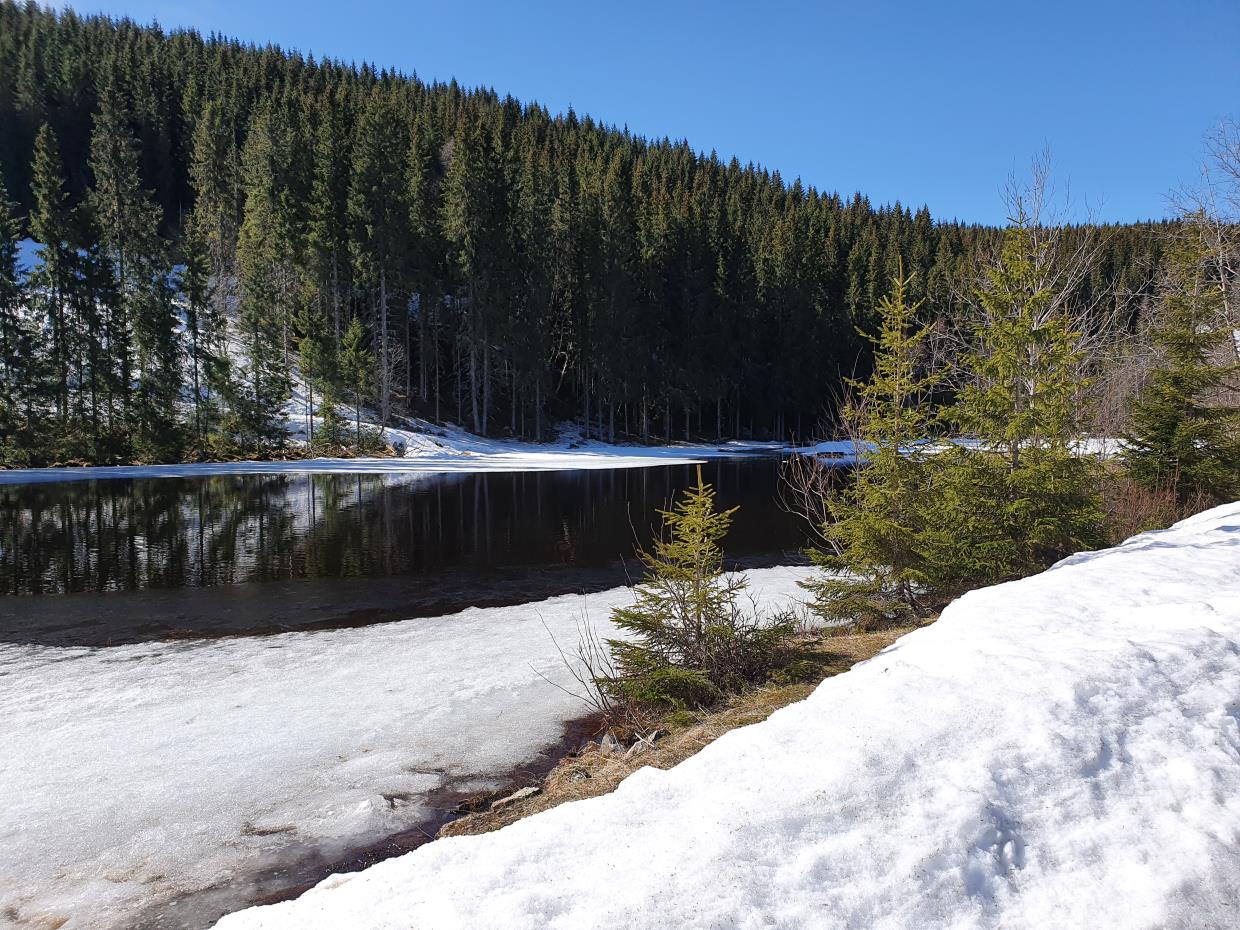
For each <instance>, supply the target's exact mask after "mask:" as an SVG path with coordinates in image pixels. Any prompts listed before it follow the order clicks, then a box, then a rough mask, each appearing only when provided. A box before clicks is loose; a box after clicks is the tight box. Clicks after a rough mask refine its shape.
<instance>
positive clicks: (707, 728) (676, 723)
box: [438, 627, 912, 836]
mask: <svg viewBox="0 0 1240 930" xmlns="http://www.w3.org/2000/svg"><path fill="white" fill-rule="evenodd" d="M911 629H912V628H911V627H902V628H898V629H890V630H882V631H879V632H873V633H847V634H844V635H840V636H830V637H823V638H821V639H818V640H816V641H813V642H810V643H807V644H806V645H805V648H806V650H807V652H808V653H810V654H812V655H813V657H814V659H815V661H816V662H817V663H818V664H819V665H820V668H821V670H822V672H823V673H824V674H823V675H822V677H823V678H830V677H832V676H833V675H838V674H839V673H841V672H845V671H847V670H848V669H850V668H852V667H853V666H854V665H856V664H857V663H858V662H861V661H863V660H865V659H868V658H870V657H871V656H874V655H876V654H877V653H879V652H880V651H882V650H883V649H885V648H886V647H887V646H890V645H891V644H892V643H893V642H895V641H896V640H897V639H899V638H900V637H901V636H903V635H904V634H905V633H908V632H910V630H911ZM817 686H818V682H817V681H813V682H801V683H797V684H788V685H768V686H766V687H762V688H755V689H753V690H751V691H747V692H745V693H744V694H740V695H737V696H736V697H734V698H732V699H731V700H730V701H729V702H728V703H727V704H726V705H725V706H723V707H720V708H717V709H714V710H712V711H709V712H705V713H701V714H696V715H694V718H695V719H693V720H692V722H685V723H682V722H681V720H680V718H677V717H672V718H669V719H668V720H665V721H664V722H663V723H662V724H661V725H660V729H662V730H664V731H666V732H667V735H666V736H663V737H661V738H660V739H658V740H657V741H656V742H655V743H654V744H653V746H651V747H650V748H648V749H646V750H645V751H643V752H640V753H638V754H637V755H634V756H633V757H631V758H626V757H625V750H620V751H618V752H612V753H604V752H601V751H600V750H599V748H598V745H597V744H596V743H589V744H587V746H586V748H585V750H584V751H582V752H579V753H576V754H574V755H570V756H567V757H566V758H564V759H562V760H561V761H560V763H559V764H558V765H557V766H556V767H555V768H554V769H552V770H551V772H550V774H548V775H547V777H546V778H545V779H544V780H543V782H542V784H541V786H540V787H541V789H542V790H541V792H540V793H539V794H536V795H534V796H533V797H530V798H525V799H523V800H521V801H517V802H514V803H513V804H511V805H510V806H508V807H505V808H502V809H500V810H495V811H492V810H485V811H480V812H478V813H474V814H467V815H466V816H464V817H461V818H460V819H458V820H453V821H450V822H449V823H446V824H444V826H443V827H441V828H440V830H439V834H438V835H439V836H467V835H471V834H476V833H490V832H491V831H492V830H498V829H499V828H500V827H504V826H507V825H508V824H510V823H514V822H516V821H518V820H521V819H522V818H525V817H528V816H530V815H531V814H536V813H538V812H539V811H545V810H549V809H550V808H553V807H558V806H559V805H561V804H564V803H567V802H568V801H580V800H582V799H584V798H592V797H596V796H597V795H600V794H606V793H608V792H609V791H613V790H615V788H616V786H617V785H619V784H620V782H622V781H624V779H626V778H627V777H628V776H629V775H631V774H633V772H635V771H637V770H638V769H640V768H644V767H646V766H648V765H649V766H654V767H655V768H659V769H670V768H671V767H672V766H674V765H676V764H677V763H679V762H683V761H684V760H685V759H687V758H689V757H690V756H692V755H694V754H695V753H697V752H698V751H699V750H701V749H702V748H704V747H706V746H709V745H710V744H711V743H713V742H714V741H715V740H717V739H718V738H719V737H721V736H723V734H724V733H727V732H728V731H729V730H735V729H736V728H737V727H744V726H748V725H749V724H751V723H759V722H761V721H763V720H765V719H766V718H767V717H769V716H770V715H771V714H773V713H774V712H775V711H777V710H779V709H780V708H781V707H786V706H788V705H789V704H793V703H795V702H797V701H801V700H804V699H805V698H807V697H809V695H810V693H811V692H812V691H813V690H814V689H815V688H816V687H817Z"/></svg>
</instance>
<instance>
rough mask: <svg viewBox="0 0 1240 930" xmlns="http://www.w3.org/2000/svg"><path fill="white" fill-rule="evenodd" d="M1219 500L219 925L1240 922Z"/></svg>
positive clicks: (1229, 639)
mask: <svg viewBox="0 0 1240 930" xmlns="http://www.w3.org/2000/svg"><path fill="white" fill-rule="evenodd" d="M1238 716H1240V505H1235V504H1233V505H1228V506H1225V507H1220V508H1217V509H1215V510H1212V511H1210V512H1208V513H1205V514H1202V515H1200V516H1198V517H1196V518H1193V519H1191V520H1188V521H1185V522H1184V523H1181V524H1179V525H1178V526H1176V527H1175V528H1173V529H1170V530H1166V531H1162V532H1157V533H1148V534H1145V535H1142V536H1138V537H1135V538H1134V539H1132V540H1129V541H1128V542H1127V543H1125V544H1124V545H1123V546H1120V547H1118V548H1116V549H1113V550H1108V551H1105V552H1101V553H1097V554H1085V555H1080V556H1076V557H1074V558H1072V559H1069V560H1067V561H1066V562H1064V563H1061V564H1060V565H1059V566H1057V567H1055V568H1054V569H1052V570H1050V571H1048V572H1046V573H1044V574H1042V575H1040V576H1037V577H1034V578H1030V579H1027V580H1024V581H1019V582H1015V583H1012V584H1008V585H1002V586H999V587H995V588H989V589H985V590H981V591H977V592H974V593H972V594H969V595H967V596H965V597H964V598H962V599H961V600H960V601H958V602H957V603H955V604H954V605H952V606H951V607H950V608H948V610H947V611H946V612H945V614H944V615H943V617H942V619H941V620H940V621H939V622H938V623H936V624H934V625H933V626H931V627H929V628H927V629H925V630H922V631H919V632H917V633H914V634H912V635H910V636H908V637H905V638H904V639H903V640H901V641H900V642H898V643H897V644H895V645H894V646H893V647H891V648H889V649H888V650H886V651H885V652H883V653H882V654H880V655H879V656H878V657H876V658H875V659H873V660H871V661H869V662H867V663H865V664H863V665H861V666H860V667H858V668H856V669H854V670H853V671H851V672H849V673H847V674H845V675H841V676H839V677H836V678H833V679H831V680H829V681H827V682H825V683H824V684H823V685H822V686H821V687H819V688H818V689H817V691H816V692H815V693H814V694H813V696H812V697H810V698H809V699H808V700H807V701H804V702H802V703H800V704H797V705H794V706H792V707H789V708H787V709H785V710H782V711H779V712H778V713H776V714H775V715H774V716H773V717H771V718H770V719H769V720H768V721H766V722H765V723H761V724H758V725H755V726H752V727H746V728H744V729H741V730H736V731H733V732H732V733H729V734H727V735H726V736H724V737H723V738H722V739H720V740H719V741H717V742H716V743H714V744H712V745H710V746H708V747H707V748H706V749H704V750H703V751H702V752H701V753H700V754H698V755H696V756H694V757H693V758H691V759H690V760H688V761H687V762H685V763H684V764H682V765H680V766H678V767H676V768H675V769H672V770H670V771H666V772H664V771H657V770H654V769H643V770H641V771H639V772H638V773H637V774H635V775H634V776H632V777H631V778H630V779H628V780H627V781H626V782H625V783H624V784H622V785H621V786H620V788H619V790H618V791H616V792H615V793H614V794H611V795H606V796H603V797H599V798H595V799H593V800H588V801H581V802H577V803H574V804H569V805H565V806H562V807H559V808H556V809H554V810H551V811H548V812H546V813H543V814H539V815H537V816H534V817H532V818H530V819H527V820H524V821H521V822H519V823H517V824H515V825H513V826H511V827H508V828H506V829H504V830H501V831H499V832H498V833H492V834H488V835H484V836H476V837H461V838H454V839H448V840H443V841H439V842H435V843H432V844H430V845H428V846H424V847H423V848H422V849H420V850H418V851H417V852H414V853H411V854H409V855H407V856H404V857H402V858H398V859H392V860H389V861H387V862H384V863H381V864H379V865H377V866H374V867H372V868H370V869H368V870H366V871H364V872H360V873H357V874H354V875H338V876H334V877H332V878H330V879H328V880H326V881H325V882H323V883H322V884H321V885H320V886H319V887H318V888H316V889H314V890H312V891H310V892H308V893H307V894H305V895H303V896H302V897H301V898H300V899H298V900H297V901H295V902H290V903H286V904H280V905H276V906H273V907H268V908H259V909H253V910H249V911H244V912H241V913H239V914H235V915H232V916H231V917H229V918H226V919H224V920H223V921H221V923H220V928H221V930H259V928H262V930H286V928H287V930H293V928H296V930H328V928H330V930H336V928H345V927H347V928H350V930H367V928H385V930H393V928H413V927H417V928H421V930H451V928H471V930H482V928H505V930H513V928H543V927H550V928H574V930H576V928H617V930H619V928H626V930H627V928H667V927H677V928H697V927H701V928H705V927H712V928H731V927H736V928H759V927H762V928H765V927H779V928H798V927H805V928H810V927H812V928H857V930H861V928H879V930H912V928H916V930H923V928H936V930H937V928H1004V930H1024V928H1029V930H1035V928H1036V930H1046V928H1090V930H1141V928H1183V930H1188V928H1234V927H1236V926H1240V732H1238V729H1237V717H1238Z"/></svg>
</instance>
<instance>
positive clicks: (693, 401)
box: [0, 0, 1163, 465]
mask: <svg viewBox="0 0 1240 930" xmlns="http://www.w3.org/2000/svg"><path fill="white" fill-rule="evenodd" d="M844 128H845V127H841V130H843V129H844ZM846 137H847V134H846V133H845V132H843V131H842V132H841V140H842V141H841V144H846V142H845V141H843V140H845V139H846ZM0 180H2V182H3V191H0V379H2V380H0V384H2V390H0V462H2V463H3V464H8V465H33V464H48V463H61V462H72V461H91V462H101V463H110V462H123V461H172V460H177V459H182V458H213V457H224V456H237V455H262V454H275V453H277V452H279V450H280V449H281V448H282V447H283V446H284V444H285V443H286V440H287V437H286V434H285V430H284V425H283V421H282V420H281V419H280V417H279V413H280V411H281V409H282V407H283V405H284V403H285V402H286V400H287V398H288V397H289V396H290V392H291V391H292V390H293V389H294V387H296V388H297V389H298V390H299V391H302V392H305V393H306V394H308V395H309V396H310V397H311V399H312V401H313V402H316V403H319V404H321V407H320V410H321V411H323V413H324V417H323V422H322V425H321V426H320V427H319V430H320V436H319V437H318V439H317V441H319V442H320V443H321V447H322V448H342V447H348V446H350V445H351V444H352V445H365V443H366V441H367V440H366V439H365V438H364V437H363V436H362V433H361V430H360V429H358V430H357V431H356V433H355V432H354V430H353V428H352V424H350V423H349V422H348V421H347V420H346V421H343V422H342V421H341V418H340V417H339V416H338V415H336V414H335V413H334V410H335V408H336V405H339V406H340V407H341V408H342V409H344V408H348V409H359V410H360V408H361V407H363V406H365V407H366V408H368V409H370V410H373V411H374V413H375V414H376V415H377V417H378V418H379V420H380V421H381V422H385V423H388V422H399V418H400V417H402V416H405V415H412V416H419V417H424V418H428V419H431V420H435V421H441V422H442V421H448V420H451V421H454V422H458V423H460V424H462V425H464V426H465V427H467V428H468V429H471V430H472V431H474V432H477V433H479V434H483V435H496V436H499V435H511V436H520V437H526V438H531V439H539V438H545V437H546V436H548V435H549V431H550V428H551V425H552V424H553V423H555V422H558V421H562V420H565V419H574V420H577V421H578V422H581V423H583V424H584V426H585V430H586V433H587V435H590V436H595V437H601V438H616V437H619V436H623V437H626V438H630V439H634V440H646V439H655V438H658V439H664V438H675V439H680V438H712V439H713V438H720V437H744V438H788V437H793V436H800V437H806V436H809V435H810V434H812V433H813V432H814V431H815V429H816V426H817V424H818V423H819V422H820V421H821V420H822V419H823V418H830V417H831V416H832V415H833V410H832V406H833V403H834V399H835V398H836V397H837V396H838V395H839V393H840V390H841V388H842V385H843V384H844V381H845V379H846V378H856V377H865V376H866V375H867V374H868V371H869V367H870V365H871V364H872V362H871V359H872V354H871V353H872V346H871V343H870V342H869V341H868V340H867V339H866V338H865V337H863V336H862V335H861V333H862V332H869V331H872V330H873V329H874V328H875V327H876V325H877V323H876V321H877V319H878V316H877V315H878V312H879V311H878V308H879V306H880V303H881V302H882V301H883V300H884V298H885V297H887V295H888V292H889V289H890V287H891V282H893V281H895V280H902V281H907V289H908V293H907V294H906V295H905V298H906V299H908V300H910V301H917V302H919V305H920V306H923V307H924V308H925V309H924V311H923V312H924V313H926V314H929V315H930V316H931V317H932V318H935V319H939V320H944V321H950V320H951V319H952V317H953V314H954V313H955V312H956V305H957V302H958V301H959V300H960V299H961V298H960V297H959V295H960V294H962V293H967V292H968V289H969V281H970V276H971V275H972V274H973V269H975V267H976V264H977V257H978V256H979V255H980V254H992V253H995V252H996V251H997V250H998V248H999V247H1000V243H1001V240H1002V230H1000V229H997V228H990V227H984V226H978V225H970V224H964V223H959V222H955V221H952V220H949V219H945V218H943V217H937V218H936V217H932V216H931V215H930V213H929V211H928V210H927V209H925V208H924V207H923V208H921V209H917V210H914V209H911V208H910V207H908V206H905V205H902V204H899V203H895V204H890V205H882V206H878V205H874V204H872V203H871V202H870V201H869V200H867V199H866V198H865V197H864V196H862V195H861V194H852V195H847V196H842V195H841V194H838V193H834V192H831V193H828V192H825V191H822V190H817V189H815V188H813V187H806V186H804V185H802V184H801V182H800V181H789V180H786V179H785V178H783V177H781V176H780V174H779V173H778V172H777V171H774V170H768V169H765V168H762V167H760V166H755V165H752V164H749V165H742V164H739V163H737V162H736V161H735V160H733V161H724V160H722V159H720V158H718V157H716V156H715V155H714V154H713V153H712V154H702V153H700V152H698V151H696V150H695V149H694V148H692V146H691V145H690V144H689V143H688V142H684V141H673V140H668V139H662V140H656V139H646V138H642V137H640V136H637V135H634V134H632V133H630V132H629V131H628V130H627V129H621V128H617V127H614V126H608V125H602V124H600V123H597V122H595V121H593V120H591V119H590V118H589V117H588V116H578V115H576V114H574V113H573V112H571V111H570V112H568V113H566V114H560V115H552V114H551V113H549V112H548V111H547V110H546V109H544V108H542V107H540V106H538V105H537V104H535V103H522V102H518V101H517V100H514V99H512V98H511V97H502V96H500V95H498V94H497V93H495V92H494V91H491V90H484V89H478V90H466V89H464V88H462V87H459V86H457V85H456V84H455V83H450V84H441V83H435V84H427V83H424V82H422V81H420V80H418V79H417V78H416V77H413V76H411V75H404V74H400V73H396V72H393V71H387V70H376V69H375V68H374V67H372V66H370V65H356V64H348V63H344V62H338V61H332V60H326V59H320V60H315V59H312V58H309V57H307V56H304V55H301V54H297V53H294V52H288V51H283V50H281V49H279V48H277V47H273V46H266V47H255V46H252V45H245V44H242V43H239V42H236V41H232V40H229V39H226V38H222V37H217V36H211V37H209V38H208V37H203V36H201V35H199V34H197V33H195V32H192V31H176V32H171V33H165V32H164V31H162V30H161V29H160V28H159V27H158V26H149V27H148V26H139V25H136V24H134V23H133V22H130V21H127V20H120V21H118V20H112V19H108V18H101V17H82V16H78V15H76V14H74V13H72V12H70V11H65V12H60V13H55V12H51V11H48V10H44V9H42V8H40V7H39V6H37V5H36V4H34V3H28V4H26V5H24V6H23V5H18V4H16V3H13V2H9V0H5V2H3V3H0ZM999 180H1001V179H997V181H999ZM1161 226H1162V224H1138V225H1128V226H1118V227H1096V226H1088V227H1074V228H1070V229H1068V230H1066V231H1065V235H1067V236H1069V237H1075V238H1076V239H1078V240H1082V241H1083V240H1086V239H1089V240H1090V241H1092V242H1094V243H1095V245H1094V246H1093V247H1092V254H1093V260H1092V262H1091V265H1090V268H1089V272H1088V274H1085V275H1083V276H1081V277H1080V279H1079V280H1078V281H1075V282H1074V283H1073V287H1074V288H1075V290H1076V291H1077V294H1076V298H1077V299H1078V300H1079V302H1080V303H1081V304H1082V305H1086V306H1093V307H1105V308H1106V311H1105V312H1107V313H1108V314H1110V315H1111V316H1112V317H1114V318H1117V319H1119V320H1120V321H1121V325H1122V326H1123V327H1125V328H1127V329H1128V330H1130V331H1132V332H1136V330H1137V327H1138V324H1139V322H1140V321H1139V316H1140V313H1141V311H1142V307H1143V306H1144V301H1145V298H1146V297H1147V296H1148V295H1149V294H1150V293H1151V288H1152V282H1153V281H1154V280H1155V277H1156V275H1157V272H1158V268H1159V264H1160V260H1161V252H1162V248H1163V247H1162V245H1161V242H1162V239H1163V237H1162V235H1161V234H1162V232H1163V230H1162V229H1161ZM24 239H29V240H33V243H34V246H33V253H34V254H33V255H30V256H24V255H23V251H22V250H21V249H19V247H18V246H19V243H20V242H21V240H24ZM359 421H360V415H359ZM312 447H313V443H312Z"/></svg>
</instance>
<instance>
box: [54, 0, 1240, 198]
mask: <svg viewBox="0 0 1240 930" xmlns="http://www.w3.org/2000/svg"><path fill="white" fill-rule="evenodd" d="M72 5H73V6H74V8H75V9H77V10H78V11H79V12H107V13H111V14H117V15H121V14H123V15H129V16H131V17H133V18H134V19H137V20H139V21H143V22H149V21H151V20H153V19H157V20H158V21H159V22H160V23H161V24H162V25H163V26H165V27H173V26H192V27H195V28H197V29H199V30H201V31H203V32H210V31H212V30H215V31H218V32H222V33H225V34H228V35H233V36H237V37H239V38H241V39H244V40H248V41H255V42H268V41H271V42H275V43H277V44H280V45H283V46H285V47H286V48H297V49H300V50H301V51H304V52H314V53H315V54H316V55H330V56H333V57H337V58H343V59H346V60H350V59H351V60H357V61H362V60H370V61H373V62H375V63H377V64H379V65H387V66H395V67H397V68H400V69H401V70H404V71H416V72H417V74H418V75H419V76H421V77H423V78H426V79H432V78H438V79H443V80H447V79H449V78H452V77H455V78H456V79H457V80H458V81H460V82H461V83H462V84H465V85H467V86H471V87H472V86H477V85H485V86H490V87H494V88H495V89H496V90H497V91H499V92H500V93H501V94H503V93H511V94H512V95H513V96H515V97H518V98H519V99H522V100H538V101H540V102H541V103H543V104H545V105H546V106H548V107H549V108H550V109H551V110H552V111H553V112H554V111H559V110H563V109H565V108H567V107H568V106H570V105H571V106H573V107H574V108H575V109H576V110H577V112H578V113H582V114H584V113H589V114H591V115H593V116H595V117H597V118H600V119H602V120H604V121H606V122H609V123H615V124H619V125H624V124H627V125H628V126H629V127H630V128H631V129H632V130H633V131H634V132H637V133H641V134H643V135H647V136H656V137H659V136H664V135H667V136H671V137H672V138H687V139H688V140H689V142H690V143H691V144H692V145H694V146H695V147H696V148H698V149H702V150H706V151H709V150H711V149H714V150H716V151H718V152H719V154H720V155H721V156H723V157H725V158H726V157H730V156H732V155H736V156H737V157H738V158H740V159H741V160H742V161H750V160H752V161H755V162H761V163H763V164H765V165H767V166H768V167H770V168H777V169H779V170H780V172H781V173H782V174H783V175H784V177H785V178H787V179H791V178H792V177H794V176H798V175H799V176H800V177H802V178H803V179H804V180H805V181H806V182H807V183H812V184H814V185H817V186H818V187H819V188H822V189H824V190H839V191H841V192H844V193H851V192H852V191H854V190H860V191H862V192H863V193H865V194H867V195H868V196H869V197H870V198H871V199H872V200H873V201H875V202H890V201H893V200H897V199H898V200H900V201H901V202H903V203H905V204H909V205H913V206H917V205H920V204H922V203H925V204H928V205H929V207H930V209H931V211H932V212H933V213H934V214H935V215H936V216H938V217H943V218H948V217H952V216H956V217H960V218H961V219H965V220H975V221H981V222H995V221H999V220H1001V219H1002V218H1003V208H1002V202H1001V199H1000V196H999V190H1000V188H1001V187H1002V185H1003V182H1004V181H1005V179H1006V178H1007V176H1008V174H1009V173H1010V172H1012V171H1017V172H1020V173H1024V172H1026V169H1027V166H1028V164H1029V161H1030V158H1031V157H1032V156H1033V155H1034V153H1036V152H1038V151H1039V150H1041V149H1043V148H1047V147H1049V149H1050V151H1051V154H1052V160H1053V166H1054V170H1055V175H1056V178H1057V181H1058V183H1059V187H1060V189H1061V190H1063V189H1065V188H1066V189H1069V190H1070V191H1071V197H1072V202H1073V205H1074V207H1075V210H1076V215H1077V217H1080V216H1083V215H1084V214H1085V211H1086V210H1087V209H1088V210H1090V211H1092V214H1093V215H1094V216H1096V217H1097V218H1099V219H1104V220H1120V221H1122V220H1134V219H1139V218H1144V217H1151V216H1152V217H1158V216H1162V215H1164V214H1165V213H1166V212H1167V210H1168V207H1167V201H1166V197H1167V193H1168V191H1169V190H1170V189H1171V188H1173V187H1175V186H1177V185H1179V184H1182V183H1186V182H1191V181H1192V180H1193V178H1194V177H1195V176H1196V174H1197V172H1198V169H1199V165H1200V163H1201V159H1202V137H1203V136H1204V134H1205V133H1206V132H1208V131H1209V130H1210V129H1211V128H1212V127H1213V126H1215V125H1216V124H1217V123H1218V122H1219V121H1220V120H1221V119H1224V118H1227V117H1233V118H1240V2H1237V0H1128V2H1113V0H1077V2H1075V3H1069V2H1061V0H1040V2H1037V3H1032V2H1020V3H1017V2H1013V0H987V2H980V0H959V2H956V0H937V2H933V0H922V2H914V0H905V2H881V0H880V2H865V0H853V2H849V3H845V2H819V3H809V2H801V3H794V2H768V3H765V4H760V3H752V2H751V3H737V2H730V0H720V2H715V3H712V4H704V3H684V2H676V0H663V2H648V0H631V2H611V3H607V2H593V0H576V2H562V0H556V2H538V0H529V2H526V3H519V2H513V0H507V2H502V0H473V2H455V3H454V2H451V0H438V2H434V3H429V2H423V0H406V2H397V0H386V2H357V0H354V2H352V3H339V2H332V3H327V2H319V0H302V2H286V0H193V2H189V0H180V2H178V0H107V2H103V3H97V2H89V0H82V2H81V3H75V4H72Z"/></svg>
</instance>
